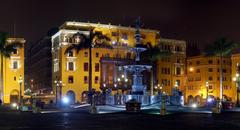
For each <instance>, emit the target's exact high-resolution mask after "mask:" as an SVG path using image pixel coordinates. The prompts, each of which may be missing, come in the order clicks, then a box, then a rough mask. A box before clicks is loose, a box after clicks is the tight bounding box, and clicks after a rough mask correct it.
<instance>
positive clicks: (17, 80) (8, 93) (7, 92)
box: [1, 38, 25, 104]
mask: <svg viewBox="0 0 240 130" xmlns="http://www.w3.org/2000/svg"><path fill="white" fill-rule="evenodd" d="M16 42H18V43H22V44H25V40H24V39H23V38H8V39H7V44H11V43H16ZM20 86H21V88H22V95H24V47H22V48H16V50H15V51H14V52H13V53H12V54H11V56H10V57H9V58H5V57H4V58H3V95H2V96H1V99H3V103H4V104H9V103H13V102H15V103H17V102H19V98H20V96H19V95H20Z"/></svg>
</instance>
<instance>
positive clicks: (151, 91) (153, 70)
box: [150, 61, 157, 95]
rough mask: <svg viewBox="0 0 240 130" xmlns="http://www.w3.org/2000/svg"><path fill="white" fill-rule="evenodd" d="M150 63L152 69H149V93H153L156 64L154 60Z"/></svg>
mask: <svg viewBox="0 0 240 130" xmlns="http://www.w3.org/2000/svg"><path fill="white" fill-rule="evenodd" d="M151 65H152V70H151V77H150V78H151V79H150V83H151V84H150V85H151V88H150V95H153V90H154V84H155V83H156V73H157V72H156V71H157V68H156V67H157V66H156V61H151Z"/></svg>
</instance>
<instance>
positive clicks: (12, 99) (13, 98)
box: [10, 89, 19, 103]
mask: <svg viewBox="0 0 240 130" xmlns="http://www.w3.org/2000/svg"><path fill="white" fill-rule="evenodd" d="M18 102H19V91H18V90H16V89H14V90H12V91H11V93H10V103H18Z"/></svg>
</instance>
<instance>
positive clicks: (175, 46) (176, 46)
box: [156, 38, 186, 95]
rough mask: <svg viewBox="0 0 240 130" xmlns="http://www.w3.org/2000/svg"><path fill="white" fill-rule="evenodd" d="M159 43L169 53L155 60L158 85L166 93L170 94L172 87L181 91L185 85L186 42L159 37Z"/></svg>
mask: <svg viewBox="0 0 240 130" xmlns="http://www.w3.org/2000/svg"><path fill="white" fill-rule="evenodd" d="M159 45H160V47H161V50H164V51H168V52H169V54H168V55H167V56H165V57H162V58H161V59H159V60H158V61H157V72H156V73H157V81H158V83H157V84H158V87H159V86H160V88H161V89H162V90H161V91H164V92H166V93H167V94H168V95H171V94H172V89H173V88H174V87H176V88H177V89H179V90H181V91H183V90H184V88H185V85H186V42H185V41H183V40H174V39H166V38H161V39H160V43H159Z"/></svg>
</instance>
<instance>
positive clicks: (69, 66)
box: [67, 62, 74, 71]
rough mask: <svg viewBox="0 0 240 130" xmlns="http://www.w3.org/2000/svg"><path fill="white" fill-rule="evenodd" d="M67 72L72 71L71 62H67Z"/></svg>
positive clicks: (72, 64) (72, 65)
mask: <svg viewBox="0 0 240 130" xmlns="http://www.w3.org/2000/svg"><path fill="white" fill-rule="evenodd" d="M67 70H69V71H73V70H74V63H73V62H68V66H67Z"/></svg>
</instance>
